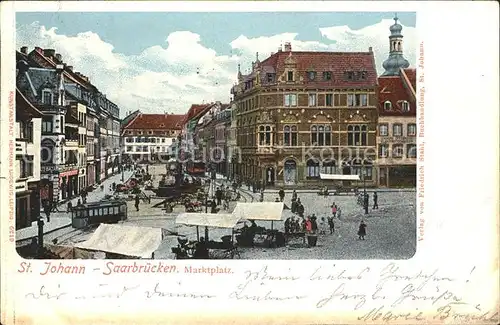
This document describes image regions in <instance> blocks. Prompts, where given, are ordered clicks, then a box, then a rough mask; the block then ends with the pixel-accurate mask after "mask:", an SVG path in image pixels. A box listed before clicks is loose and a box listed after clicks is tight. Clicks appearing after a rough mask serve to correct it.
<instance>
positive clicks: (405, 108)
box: [384, 100, 410, 112]
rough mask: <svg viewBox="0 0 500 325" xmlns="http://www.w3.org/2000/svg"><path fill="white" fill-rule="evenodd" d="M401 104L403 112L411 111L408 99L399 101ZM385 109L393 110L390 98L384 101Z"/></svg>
mask: <svg viewBox="0 0 500 325" xmlns="http://www.w3.org/2000/svg"><path fill="white" fill-rule="evenodd" d="M399 103H400V104H401V110H402V111H403V112H409V111H410V103H409V102H408V101H406V100H401V101H399ZM384 110H385V111H392V103H391V102H390V101H388V100H386V101H385V102H384Z"/></svg>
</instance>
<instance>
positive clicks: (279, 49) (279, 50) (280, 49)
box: [278, 44, 282, 52]
mask: <svg viewBox="0 0 500 325" xmlns="http://www.w3.org/2000/svg"><path fill="white" fill-rule="evenodd" d="M281 51H282V48H281V44H280V46H279V47H278V52H281Z"/></svg>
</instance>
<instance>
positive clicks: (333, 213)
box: [332, 202, 337, 218]
mask: <svg viewBox="0 0 500 325" xmlns="http://www.w3.org/2000/svg"><path fill="white" fill-rule="evenodd" d="M336 215H337V205H336V204H335V202H333V204H332V217H333V218H335V217H336Z"/></svg>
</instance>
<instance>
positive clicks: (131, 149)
mask: <svg viewBox="0 0 500 325" xmlns="http://www.w3.org/2000/svg"><path fill="white" fill-rule="evenodd" d="M148 148H149V149H148ZM148 151H149V152H170V148H169V147H156V148H155V147H148V146H139V147H135V146H127V152H148Z"/></svg>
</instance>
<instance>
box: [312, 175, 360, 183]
mask: <svg viewBox="0 0 500 325" xmlns="http://www.w3.org/2000/svg"><path fill="white" fill-rule="evenodd" d="M319 176H320V178H321V179H325V180H331V181H359V180H361V179H360V178H359V175H342V174H321V173H320V174H319Z"/></svg>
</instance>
